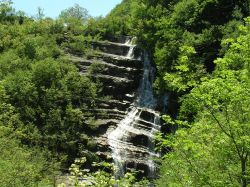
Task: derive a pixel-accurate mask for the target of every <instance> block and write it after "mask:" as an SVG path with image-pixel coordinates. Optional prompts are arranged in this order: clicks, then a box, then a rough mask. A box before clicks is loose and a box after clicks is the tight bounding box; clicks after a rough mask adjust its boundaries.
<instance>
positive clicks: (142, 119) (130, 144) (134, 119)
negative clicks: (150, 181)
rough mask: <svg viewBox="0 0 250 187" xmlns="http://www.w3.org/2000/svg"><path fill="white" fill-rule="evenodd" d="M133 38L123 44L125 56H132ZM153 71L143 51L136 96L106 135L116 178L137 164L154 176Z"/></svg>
mask: <svg viewBox="0 0 250 187" xmlns="http://www.w3.org/2000/svg"><path fill="white" fill-rule="evenodd" d="M132 42H133V41H132V40H130V41H127V42H126V43H125V44H124V45H127V46H129V47H130V48H129V51H128V53H127V55H126V56H125V58H128V59H133V58H134V55H133V54H134V49H135V47H136V46H135V45H133V43H132ZM154 75H155V69H154V68H153V67H152V65H151V63H150V60H149V58H148V54H147V53H146V52H145V53H144V55H143V76H142V79H141V83H140V87H139V89H138V96H137V99H136V100H135V101H134V103H133V105H132V107H130V109H129V111H128V112H127V114H126V116H125V118H124V119H123V120H121V121H120V123H119V124H118V125H117V128H116V129H114V130H113V131H112V132H111V133H110V134H109V135H108V143H109V145H110V147H111V150H112V157H113V160H114V163H115V165H116V167H117V168H116V170H117V171H116V177H118V178H119V177H122V176H123V175H124V174H125V173H126V171H128V170H129V168H134V169H137V167H138V166H139V165H143V166H145V167H146V168H145V167H143V168H144V170H146V173H145V175H147V176H148V177H149V178H154V177H155V173H156V166H155V163H154V161H153V158H154V157H156V156H158V155H157V153H155V151H154V143H153V139H154V134H155V133H156V132H158V131H159V130H160V116H159V114H158V113H157V112H155V111H154V109H155V107H156V104H157V102H156V99H155V97H154V94H153V88H152V83H153V80H154ZM140 168H142V167H140ZM144 172H145V171H144Z"/></svg>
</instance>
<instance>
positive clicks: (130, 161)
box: [67, 37, 160, 178]
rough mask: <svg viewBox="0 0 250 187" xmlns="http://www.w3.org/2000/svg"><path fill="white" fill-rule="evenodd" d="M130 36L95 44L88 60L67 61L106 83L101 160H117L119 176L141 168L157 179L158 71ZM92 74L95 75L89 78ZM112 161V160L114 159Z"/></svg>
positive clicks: (99, 115) (100, 109)
mask: <svg viewBox="0 0 250 187" xmlns="http://www.w3.org/2000/svg"><path fill="white" fill-rule="evenodd" d="M131 41H132V39H131V38H129V37H121V38H117V39H115V38H112V39H111V40H110V41H104V42H93V48H94V49H95V50H96V53H95V54H93V55H89V56H88V58H84V57H80V56H72V55H70V56H68V57H67V58H68V60H70V61H71V62H73V63H74V64H76V66H77V67H78V69H79V72H80V73H81V74H84V75H88V76H91V78H92V79H93V80H96V81H99V82H101V83H102V84H103V90H102V94H103V95H104V96H108V98H107V99H103V100H98V101H97V103H96V108H94V109H93V110H94V112H95V114H96V116H95V117H96V119H97V120H96V121H94V123H93V130H94V132H95V133H94V134H95V136H94V139H95V141H96V142H97V153H98V155H99V157H100V158H101V159H105V158H112V160H113V161H114V163H115V164H116V165H117V166H118V167H119V171H118V175H119V176H122V175H123V174H124V173H125V172H126V171H130V170H131V169H136V170H138V171H140V172H141V175H142V176H147V177H148V178H154V177H155V171H156V168H157V167H156V165H155V164H154V161H153V158H154V157H156V156H158V154H157V153H155V152H154V140H153V138H154V135H155V133H156V132H159V130H160V122H159V121H160V120H159V119H160V117H159V113H158V112H155V111H154V109H155V107H156V106H155V105H156V100H155V98H154V96H153V89H152V81H153V79H154V77H153V74H154V70H153V68H152V66H151V65H150V62H149V60H148V58H147V57H146V56H145V54H144V55H142V52H141V51H140V49H138V48H137V47H136V46H135V45H133V44H132V43H131ZM89 72H91V74H89ZM109 161H110V160H109Z"/></svg>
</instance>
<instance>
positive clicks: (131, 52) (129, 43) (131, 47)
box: [125, 38, 136, 59]
mask: <svg viewBox="0 0 250 187" xmlns="http://www.w3.org/2000/svg"><path fill="white" fill-rule="evenodd" d="M133 43H134V38H132V39H128V40H127V41H126V42H125V45H127V46H129V51H128V53H127V55H126V57H127V58H128V59H133V58H134V49H135V47H136V45H134V44H133Z"/></svg>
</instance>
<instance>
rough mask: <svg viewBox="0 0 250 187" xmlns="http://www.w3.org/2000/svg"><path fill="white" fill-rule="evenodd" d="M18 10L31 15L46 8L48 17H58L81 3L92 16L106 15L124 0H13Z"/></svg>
mask: <svg viewBox="0 0 250 187" xmlns="http://www.w3.org/2000/svg"><path fill="white" fill-rule="evenodd" d="M12 1H13V3H14V4H13V7H14V8H15V9H16V10H22V11H24V12H26V13H27V14H28V15H29V16H33V15H35V14H36V13H37V7H41V8H43V9H44V14H45V15H46V16H47V17H52V18H56V17H57V16H58V15H59V14H60V12H61V11H62V10H64V9H66V8H69V7H72V6H74V4H76V3H77V4H79V5H80V6H82V7H84V8H86V9H87V10H88V11H89V13H90V15H91V16H94V17H96V16H100V15H103V16H105V15H106V14H107V13H109V12H110V10H112V8H114V7H115V6H116V5H117V4H119V3H120V2H121V1H122V0H12Z"/></svg>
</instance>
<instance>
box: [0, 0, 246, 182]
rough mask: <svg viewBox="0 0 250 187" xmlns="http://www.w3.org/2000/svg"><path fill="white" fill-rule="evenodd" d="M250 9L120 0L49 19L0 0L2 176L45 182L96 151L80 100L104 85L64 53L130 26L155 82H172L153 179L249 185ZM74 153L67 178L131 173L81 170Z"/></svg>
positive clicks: (94, 96)
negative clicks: (96, 10)
mask: <svg viewBox="0 0 250 187" xmlns="http://www.w3.org/2000/svg"><path fill="white" fill-rule="evenodd" d="M249 15H250V1H249V0H245V1H243V0H171V1H163V0H124V1H123V2H122V3H121V4H119V5H118V6H117V7H116V8H114V9H113V10H112V11H111V12H110V14H108V15H107V16H106V17H105V18H102V17H99V18H91V17H90V16H89V15H88V12H87V11H86V9H84V8H82V7H80V6H79V5H75V6H74V7H71V8H69V9H66V10H65V11H63V12H62V13H61V14H60V16H59V19H58V20H52V19H50V18H44V15H43V11H42V9H38V14H37V17H36V19H34V18H30V17H28V16H26V15H25V14H24V13H23V12H16V11H15V10H14V9H13V8H12V6H11V1H0V132H1V133H0V150H1V154H0V157H1V158H0V178H1V180H0V186H39V185H42V186H43V185H45V186H48V185H52V184H53V178H54V177H55V176H56V175H59V174H58V171H59V170H60V171H63V169H67V168H68V167H69V166H70V165H71V164H72V163H73V162H74V160H75V158H76V157H79V158H80V157H82V156H85V157H88V159H87V160H88V161H87V162H93V161H96V160H97V158H96V157H97V156H96V155H95V154H94V153H92V152H91V151H94V150H95V146H96V142H95V141H94V140H93V139H92V138H91V135H92V134H91V133H92V130H93V126H94V125H93V124H95V121H94V119H95V118H94V116H95V114H93V113H92V112H91V111H92V110H89V109H92V108H95V106H96V105H95V104H96V101H97V100H98V99H100V97H101V96H100V94H99V90H101V88H100V86H99V84H98V83H95V82H93V80H92V79H91V78H89V77H86V76H80V75H79V73H78V70H77V68H76V67H75V66H74V65H73V63H71V62H69V60H65V59H67V58H66V57H65V56H67V54H68V53H73V54H75V55H83V56H85V57H88V56H89V55H93V50H92V48H91V42H92V41H95V40H99V39H102V40H109V39H112V38H113V37H114V36H120V35H131V36H136V37H137V41H138V44H139V45H140V46H141V47H142V48H144V49H146V50H147V51H148V52H149V54H150V58H151V60H152V62H154V64H155V66H156V68H157V78H156V80H155V84H154V87H155V92H156V93H157V94H159V95H161V94H164V93H166V92H168V93H170V99H169V100H170V101H169V102H170V105H169V109H168V112H167V113H166V114H165V115H163V119H164V120H165V124H164V128H163V129H168V130H166V132H165V131H164V130H163V132H162V133H161V134H159V135H158V136H157V143H158V149H159V150H162V152H163V156H162V158H161V161H160V162H161V170H160V175H159V178H158V179H157V180H156V185H157V186H164V187H165V186H214V187H217V186H232V187H234V186H242V187H246V186H248V185H249V184H250V169H249V168H250V162H249V159H250V158H249V155H250V108H249V106H250V72H249V71H250V65H249V64H250V56H249V54H250V18H249V17H248V16H249ZM102 69H103V67H102V66H100V64H99V63H98V62H97V63H94V64H92V65H91V68H90V70H89V73H90V74H94V73H98V72H100V71H102ZM90 77H91V76H90ZM175 105H176V106H175ZM91 124H92V126H91ZM169 129H170V130H169ZM176 129H177V130H176ZM170 132H174V133H170ZM82 152H84V153H87V155H82V154H81V153H82ZM83 161H84V163H80V164H87V165H91V163H85V160H83ZM77 164H79V163H77ZM77 164H75V165H73V166H72V167H71V171H72V172H73V177H75V178H74V182H75V183H78V182H79V181H78V179H77V177H78V175H79V176H83V175H84V176H87V177H88V178H90V179H91V180H92V181H94V182H93V183H95V184H91V185H93V186H110V185H114V184H119V185H120V186H132V185H133V184H134V183H136V179H135V178H134V175H131V174H127V176H126V177H127V178H126V177H125V178H124V179H121V181H116V180H115V179H114V177H112V175H111V173H110V171H111V170H112V166H108V169H102V170H98V171H97V172H86V173H81V172H83V171H81V167H80V166H78V165H77ZM105 165H106V166H107V163H106V164H105ZM79 172H80V173H79ZM76 185H78V184H76ZM140 185H142V186H143V185H145V184H138V186H140Z"/></svg>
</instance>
